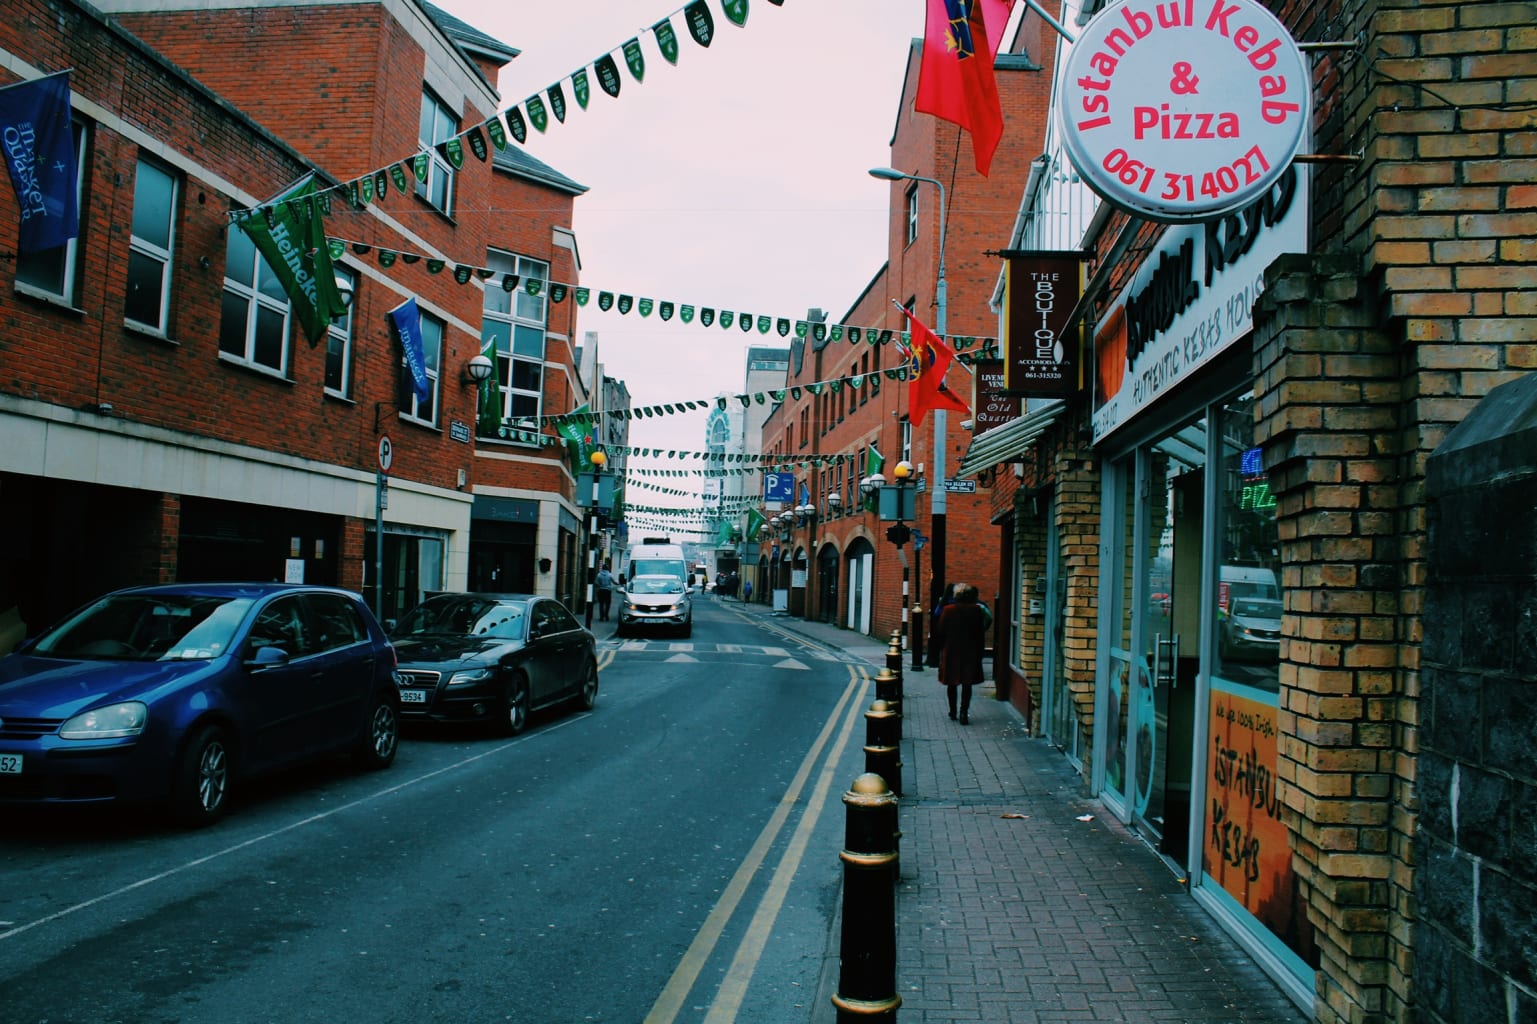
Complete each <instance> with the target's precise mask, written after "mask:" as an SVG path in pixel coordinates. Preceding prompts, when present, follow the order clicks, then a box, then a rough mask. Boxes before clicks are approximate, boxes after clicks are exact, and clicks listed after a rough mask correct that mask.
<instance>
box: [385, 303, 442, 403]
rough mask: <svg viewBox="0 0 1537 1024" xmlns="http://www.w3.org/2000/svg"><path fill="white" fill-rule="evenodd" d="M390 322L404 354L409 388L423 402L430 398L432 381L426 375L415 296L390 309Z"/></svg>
mask: <svg viewBox="0 0 1537 1024" xmlns="http://www.w3.org/2000/svg"><path fill="white" fill-rule="evenodd" d="M390 324H391V326H393V327H394V328H395V335H396V337H398V338H399V339H400V348H401V350H402V351H403V352H404V353H405V356H406V369H407V370H409V371H410V373H411V389H412V390H413V391H415V392H416V400H417V401H418V402H423V403H425V402H427V401H429V400H431V398H432V381H431V380H430V379H429V378H428V377H427V358H426V356H425V355H424V354H423V350H422V314H421V311H420V310H419V309H417V308H416V299H415V297H412V298H409V299H407V300H406V301H404V302H402V303H401V304H400V305H398V306H396V307H395V308H394V309H392V310H390Z"/></svg>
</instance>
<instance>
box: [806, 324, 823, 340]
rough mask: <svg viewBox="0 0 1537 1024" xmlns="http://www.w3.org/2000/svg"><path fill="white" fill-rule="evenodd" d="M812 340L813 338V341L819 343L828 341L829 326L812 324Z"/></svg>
mask: <svg viewBox="0 0 1537 1024" xmlns="http://www.w3.org/2000/svg"><path fill="white" fill-rule="evenodd" d="M802 337H804V335H802ZM811 338H812V340H813V341H817V342H823V341H826V340H827V325H826V324H812V325H811Z"/></svg>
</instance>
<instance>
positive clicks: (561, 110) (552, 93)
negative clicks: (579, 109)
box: [544, 82, 566, 124]
mask: <svg viewBox="0 0 1537 1024" xmlns="http://www.w3.org/2000/svg"><path fill="white" fill-rule="evenodd" d="M544 94H545V95H546V96H548V97H549V98H550V113H552V114H554V115H555V120H557V121H559V122H560V123H561V124H565V123H566V92H565V90H564V89H562V88H561V87H560V83H559V82H556V83H555V84H554V85H552V86H550V87H549V88H548V89H546V90H545V91H544Z"/></svg>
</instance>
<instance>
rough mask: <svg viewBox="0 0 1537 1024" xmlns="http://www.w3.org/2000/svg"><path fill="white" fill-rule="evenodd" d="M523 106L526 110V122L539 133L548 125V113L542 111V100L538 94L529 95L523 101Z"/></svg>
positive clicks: (542, 132)
mask: <svg viewBox="0 0 1537 1024" xmlns="http://www.w3.org/2000/svg"><path fill="white" fill-rule="evenodd" d="M523 106H524V107H525V108H526V109H527V110H528V123H529V124H531V125H533V126H534V129H535V130H536V131H538V132H539V133H540V134H541V135H542V134H544V130H545V129H546V128H548V127H549V126H550V115H549V114H547V113H545V111H544V100H542V99H540V98H539V97H538V96H530V97H529V98H528V99H526V100H524V101H523Z"/></svg>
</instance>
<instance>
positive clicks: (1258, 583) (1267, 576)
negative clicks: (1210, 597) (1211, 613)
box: [1217, 565, 1281, 614]
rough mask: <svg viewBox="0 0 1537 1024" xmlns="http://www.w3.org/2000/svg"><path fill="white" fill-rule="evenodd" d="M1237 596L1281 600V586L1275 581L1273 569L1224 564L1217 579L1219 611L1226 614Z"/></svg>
mask: <svg viewBox="0 0 1537 1024" xmlns="http://www.w3.org/2000/svg"><path fill="white" fill-rule="evenodd" d="M1239 597H1258V598H1263V599H1265V600H1267V601H1279V600H1281V588H1280V586H1279V585H1277V583H1276V578H1275V570H1274V569H1262V568H1260V567H1259V566H1250V565H1224V566H1223V567H1222V570H1221V576H1220V577H1219V578H1218V581H1217V608H1218V610H1219V612H1221V613H1222V614H1226V612H1227V609H1228V606H1229V605H1230V604H1231V603H1232V602H1233V599H1234V598H1239Z"/></svg>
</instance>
